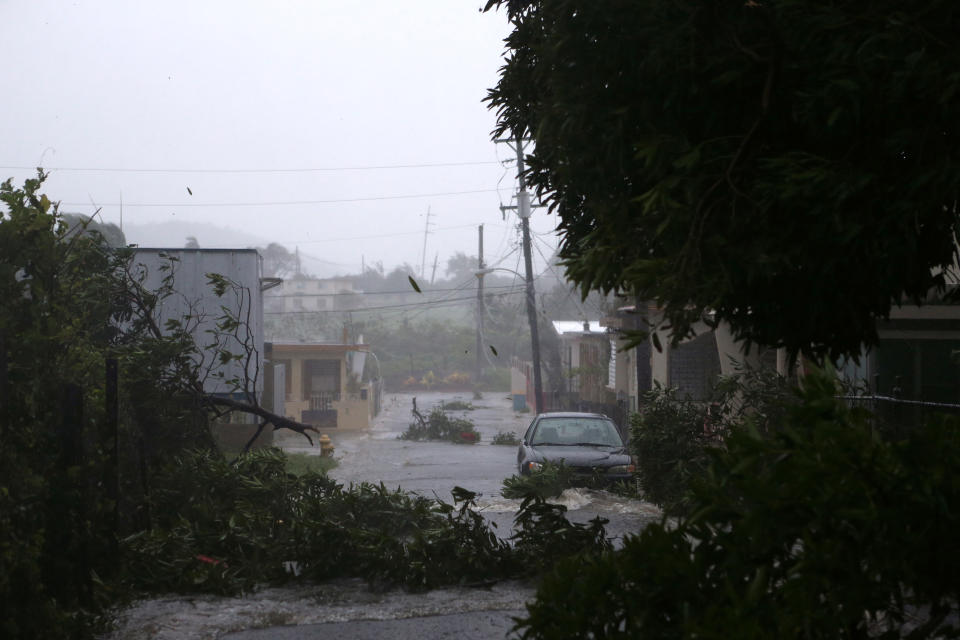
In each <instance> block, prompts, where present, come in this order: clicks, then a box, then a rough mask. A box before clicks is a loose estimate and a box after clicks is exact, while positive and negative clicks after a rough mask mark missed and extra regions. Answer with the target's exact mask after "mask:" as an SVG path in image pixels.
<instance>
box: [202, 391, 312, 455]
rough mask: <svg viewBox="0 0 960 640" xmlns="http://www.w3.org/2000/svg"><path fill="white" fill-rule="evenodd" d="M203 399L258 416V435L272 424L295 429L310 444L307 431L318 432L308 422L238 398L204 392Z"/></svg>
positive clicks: (209, 402)
mask: <svg viewBox="0 0 960 640" xmlns="http://www.w3.org/2000/svg"><path fill="white" fill-rule="evenodd" d="M203 399H204V401H205V402H207V403H208V404H210V405H212V406H218V407H226V408H228V409H229V410H231V411H242V412H243V413H249V414H252V415H255V416H259V417H260V418H262V419H263V422H262V424H261V425H260V428H259V429H258V430H257V435H260V432H261V431H262V430H263V427H265V426H266V425H267V424H272V425H273V430H274V431H276V430H277V429H290V430H291V431H296V432H297V433H299V434H300V435H302V436H303V437H304V438H306V439H307V440H308V441H309V442H310V444H311V446H312V445H313V439H312V438H311V437H310V435H309V434H308V433H307V431H313V432H314V433H317V434H319V433H320V432H319V431H317V430H316V428H314V427H313V426H311V425H309V424H304V423H302V422H297V421H296V420H291V419H290V418H285V417H283V416H280V415H277V414H275V413H273V412H272V411H267V410H266V409H264V408H263V407H260V406H257V405H253V404H250V403H248V402H240V401H239V400H234V399H233V398H225V397H223V396H216V395H211V394H208V393H207V394H204V396H203ZM254 438H256V436H254ZM251 443H252V440H251V442H250V443H247V446H249V445H250V444H251Z"/></svg>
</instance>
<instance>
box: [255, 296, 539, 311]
mask: <svg viewBox="0 0 960 640" xmlns="http://www.w3.org/2000/svg"><path fill="white" fill-rule="evenodd" d="M517 293H523V292H522V291H505V292H503V293H491V294H490V296H492V297H501V296H511V295H515V294H517ZM464 300H470V301H473V302H476V296H466V297H463V298H450V299H447V300H436V301H433V300H425V301H423V302H410V303H405V304H393V305H381V306H378V307H358V308H356V309H316V310H308V309H304V310H302V311H264V312H263V314H264V315H271V316H277V315H302V314H305V313H310V314H317V313H361V312H363V311H382V310H385V309H409V308H411V307H428V306H433V308H436V307H437V306H445V305H447V304H449V303H453V302H462V301H464Z"/></svg>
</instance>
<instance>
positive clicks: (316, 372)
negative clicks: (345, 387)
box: [303, 360, 340, 409]
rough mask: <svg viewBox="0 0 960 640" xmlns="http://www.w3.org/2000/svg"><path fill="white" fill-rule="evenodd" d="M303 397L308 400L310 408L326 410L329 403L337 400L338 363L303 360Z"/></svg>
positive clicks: (338, 396) (338, 385)
mask: <svg viewBox="0 0 960 640" xmlns="http://www.w3.org/2000/svg"><path fill="white" fill-rule="evenodd" d="M303 397H304V399H309V400H310V404H311V408H317V409H321V408H327V407H326V405H328V404H329V403H330V402H332V401H334V400H339V399H340V361H339V360H304V361H303ZM314 404H316V405H317V406H316V407H314V406H313V405H314Z"/></svg>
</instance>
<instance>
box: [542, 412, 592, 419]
mask: <svg viewBox="0 0 960 640" xmlns="http://www.w3.org/2000/svg"><path fill="white" fill-rule="evenodd" d="M543 418H600V419H603V420H610V418H609V417H608V416H605V415H603V414H602V413H584V412H582V411H551V412H549V413H541V414H540V415H538V416H537V420H542V419H543Z"/></svg>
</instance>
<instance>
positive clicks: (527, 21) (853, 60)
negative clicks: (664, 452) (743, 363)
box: [486, 0, 960, 358]
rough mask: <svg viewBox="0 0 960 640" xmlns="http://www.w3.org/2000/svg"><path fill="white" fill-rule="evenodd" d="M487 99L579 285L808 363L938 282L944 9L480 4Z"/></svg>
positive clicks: (858, 339) (952, 185) (945, 244)
mask: <svg viewBox="0 0 960 640" xmlns="http://www.w3.org/2000/svg"><path fill="white" fill-rule="evenodd" d="M494 7H503V8H505V9H506V11H507V14H508V16H509V19H510V21H511V23H512V25H513V31H512V33H511V34H510V35H509V36H508V38H507V40H506V43H507V56H506V63H505V65H504V66H503V68H502V69H501V75H500V80H499V82H498V84H497V86H496V87H495V88H494V89H492V90H491V91H490V94H489V96H488V98H487V100H488V101H489V104H490V106H491V107H492V108H494V109H496V110H497V113H498V116H499V123H498V127H497V130H496V131H495V135H496V136H501V135H505V134H506V135H511V136H513V135H517V134H522V135H524V136H529V137H532V139H533V141H534V142H535V151H534V152H533V153H531V154H530V155H529V156H528V158H527V162H528V165H529V169H528V171H527V180H528V182H529V184H530V185H532V186H533V187H534V188H535V189H536V191H537V192H538V193H539V195H540V197H541V198H543V199H544V200H545V201H546V202H547V203H548V204H549V206H550V208H551V210H552V211H553V212H555V213H557V214H558V215H559V222H558V227H559V230H560V231H561V233H562V236H563V244H562V249H561V257H562V258H563V259H564V260H565V261H566V264H567V267H568V273H569V274H570V276H571V277H572V278H573V279H574V280H575V281H576V282H577V283H578V284H579V285H581V286H582V287H583V288H584V289H585V290H589V289H601V290H604V291H609V290H619V291H623V292H627V293H631V294H637V295H639V296H642V297H643V298H645V299H649V300H652V301H655V302H656V303H658V304H659V305H660V306H661V307H662V308H663V309H664V317H665V320H666V322H667V323H668V324H669V325H671V326H672V330H673V332H674V338H675V339H680V338H682V337H683V336H685V335H688V334H689V332H690V330H691V326H692V325H693V323H694V322H696V321H697V320H699V319H701V318H704V317H706V318H708V319H711V320H716V321H725V322H727V323H729V325H730V326H731V328H732V330H733V332H734V333H735V335H736V336H738V337H740V338H742V339H744V340H746V341H747V342H748V343H749V342H755V343H762V344H765V345H770V346H784V347H786V348H788V349H789V350H790V352H791V353H793V354H797V353H805V354H807V355H810V356H813V357H817V358H820V357H823V356H828V357H837V356H840V355H844V354H857V353H859V352H860V349H861V347H862V346H863V345H864V344H867V345H869V344H872V343H873V342H875V341H876V339H877V333H876V319H877V318H881V317H884V316H886V315H887V314H888V313H889V311H890V309H891V305H896V304H900V303H902V302H920V301H923V300H924V299H927V298H928V296H929V295H930V294H931V292H932V291H933V292H936V291H938V290H941V291H942V290H943V288H944V286H945V275H944V272H945V271H946V270H949V269H950V268H951V266H952V265H953V264H954V259H955V257H956V239H957V238H956V236H957V230H958V209H957V198H958V190H960V147H958V141H960V140H958V138H960V135H958V134H960V125H958V123H960V46H958V45H960V5H958V4H957V3H956V2H955V1H953V0H927V1H924V2H918V1H914V2H903V1H902V0H897V1H894V0H872V1H870V2H826V1H811V0H703V1H696V2H695V1H687V0H631V1H622V0H621V1H615V0H606V1H598V0H490V2H488V3H487V7H486V9H487V10H489V9H491V8H494Z"/></svg>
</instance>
